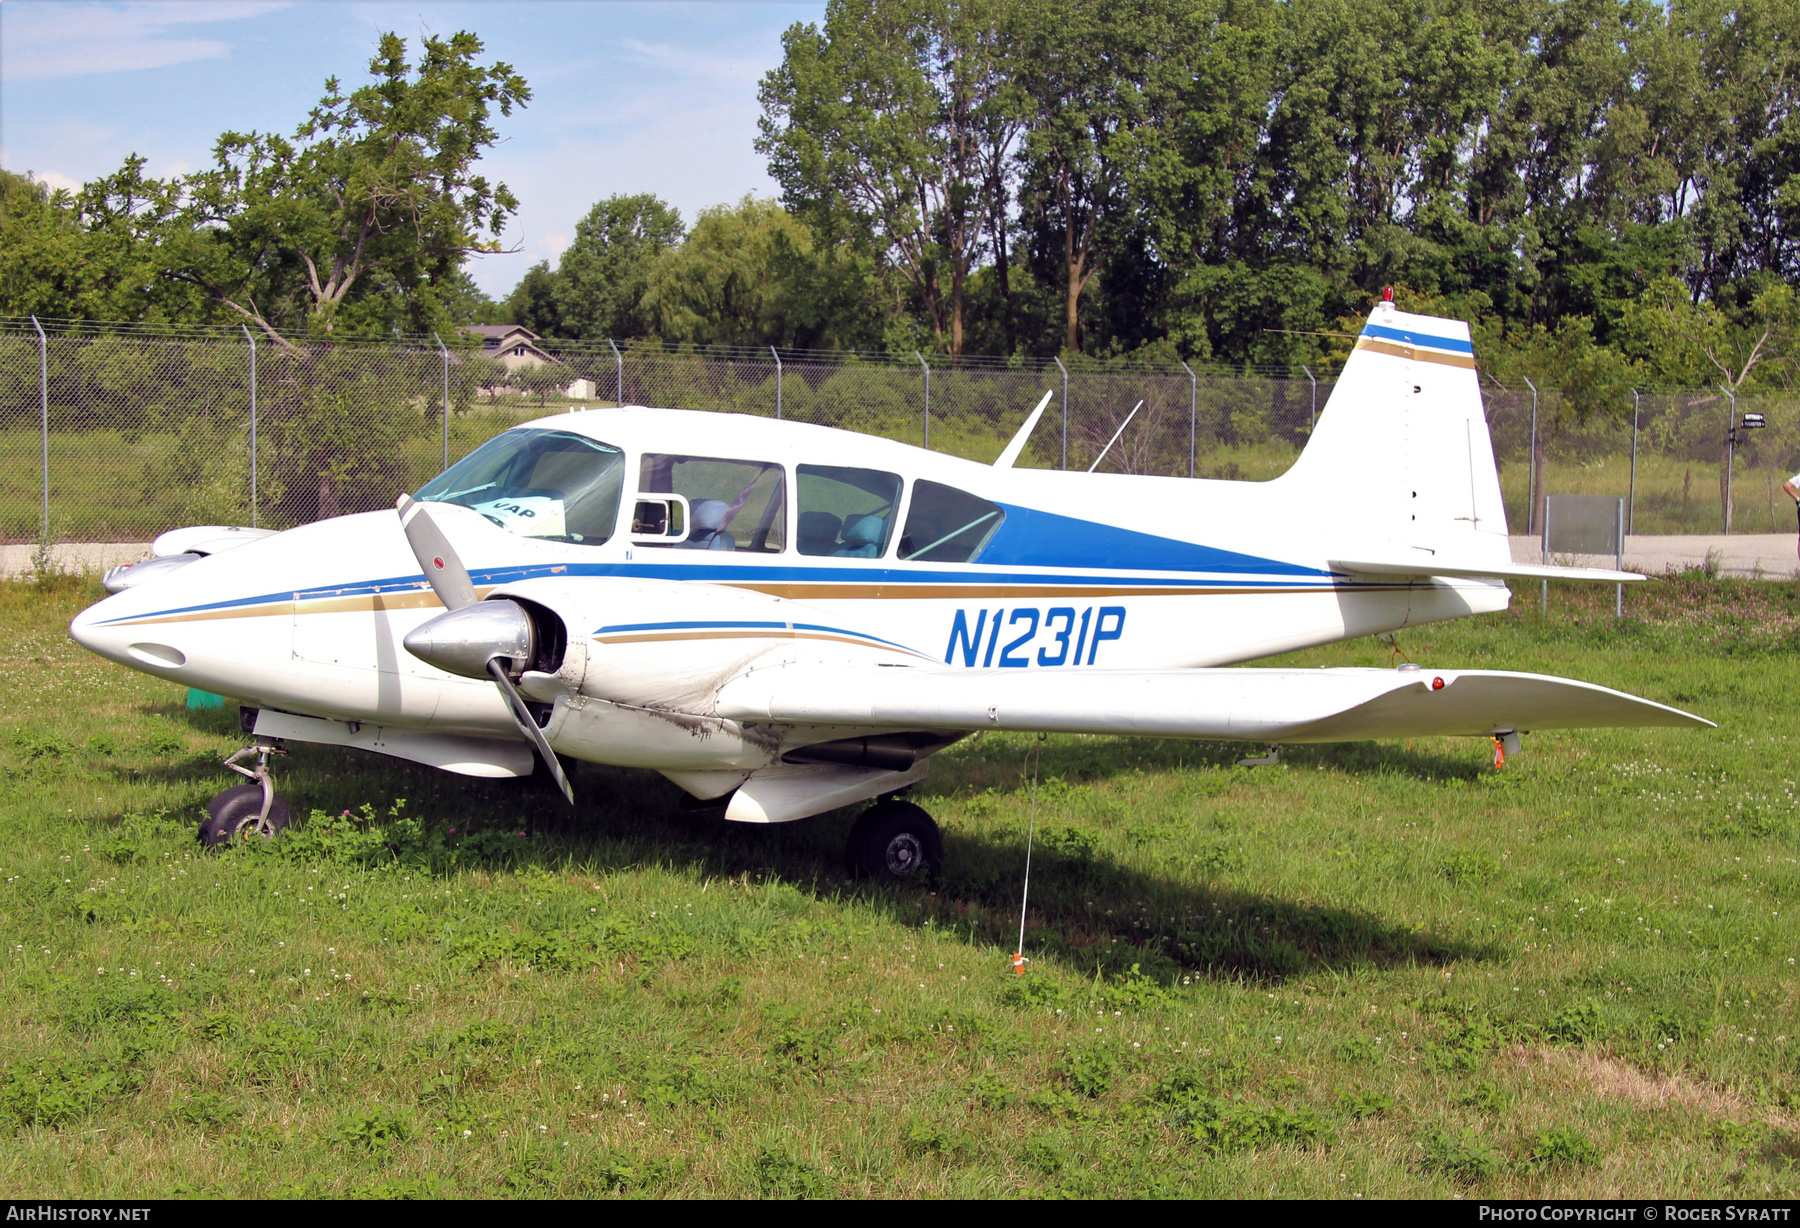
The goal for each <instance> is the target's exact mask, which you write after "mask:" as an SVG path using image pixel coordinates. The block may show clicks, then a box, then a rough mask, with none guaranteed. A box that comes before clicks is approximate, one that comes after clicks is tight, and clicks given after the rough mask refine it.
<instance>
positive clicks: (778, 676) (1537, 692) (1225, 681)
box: [718, 666, 1712, 742]
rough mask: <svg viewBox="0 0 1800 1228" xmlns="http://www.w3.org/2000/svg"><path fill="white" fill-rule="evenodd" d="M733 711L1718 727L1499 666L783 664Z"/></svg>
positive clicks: (891, 722)
mask: <svg viewBox="0 0 1800 1228" xmlns="http://www.w3.org/2000/svg"><path fill="white" fill-rule="evenodd" d="M718 713H719V715H720V716H724V717H727V718H730V719H733V720H739V721H745V722H774V723H778V724H804V725H831V726H854V727H864V728H876V729H882V728H886V729H921V730H923V729H943V730H974V729H1007V730H1018V731H1022V732H1032V733H1039V732H1043V733H1095V734H1118V735H1127V736H1149V737H1172V738H1216V739H1221V740H1226V741H1244V742H1353V741H1360V740H1364V739H1370V738H1412V737H1433V736H1440V735H1448V736H1456V735H1465V736H1482V735H1491V734H1500V733H1506V732H1508V731H1512V730H1535V729H1578V728H1590V727H1597V726H1666V727H1685V728H1710V727H1711V726H1712V722H1711V721H1708V720H1705V719H1704V718H1702V717H1698V716H1694V715H1691V714H1690V713H1687V712H1682V711H1680V710H1678V709H1675V708H1670V707H1666V706H1665V705H1663V704H1659V703H1654V702H1652V701H1650V700H1647V699H1639V698H1637V697H1636V696H1634V695H1627V694H1625V693H1623V692H1622V691H1614V690H1610V689H1608V688H1606V687H1602V686H1594V685H1593V684H1591V683H1587V682H1576V681H1573V680H1571V679H1568V678H1550V677H1545V676H1544V675H1541V674H1516V673H1506V672H1501V671H1494V670H1428V669H1408V668H1401V669H1397V670H1389V669H1313V670H1296V669H1244V668H1234V669H1189V670H1081V671H1079V672H1074V671H1060V670H1042V671H1039V670H1032V671H1029V672H1027V671H1023V670H1019V671H1014V670H954V671H952V670H944V669H922V668H912V669H888V668H875V669H870V670H868V671H866V672H861V673H857V674H855V675H851V674H849V673H847V672H846V671H844V670H842V669H824V668H817V667H809V666H783V667H776V668H772V669H763V670H757V671H756V672H755V673H752V674H749V675H746V676H744V677H742V678H739V679H737V680H736V681H734V682H732V683H730V684H728V685H727V686H726V687H725V688H724V690H723V691H722V692H721V694H720V696H719V709H718Z"/></svg>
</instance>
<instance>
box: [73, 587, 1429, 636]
mask: <svg viewBox="0 0 1800 1228" xmlns="http://www.w3.org/2000/svg"><path fill="white" fill-rule="evenodd" d="M695 583H700V584H718V585H720V586H721V587H724V588H741V589H748V590H749V591H751V592H757V593H764V594H766V595H768V596H771V597H786V598H790V599H793V600H798V601H809V600H810V601H877V600H886V601H906V600H913V601H929V600H938V601H943V600H963V601H968V602H970V603H972V604H976V605H980V604H982V603H985V602H987V601H989V600H994V601H1010V600H1015V599H1018V598H1027V597H1029V598H1066V599H1068V600H1071V601H1075V600H1080V599H1083V598H1089V599H1091V598H1099V597H1231V596H1249V595H1254V594H1259V593H1261V594H1295V593H1330V592H1336V591H1338V586H1337V585H1335V584H1329V583H1326V584H1319V583H1314V584H1283V585H1266V586H1253V585H1229V584H1221V585H1217V586H1205V587H1202V586H1198V585H1187V586H1182V587H1179V588H1177V587H1156V586H1153V585H1151V584H1143V585H1136V586H1132V587H1125V586H1118V585H1104V586H1103V585H1092V584H1083V585H1056V584H984V585H979V586H978V585H973V584H908V583H906V582H904V581H900V582H889V583H885V584H829V583H817V584H807V583H798V584H796V583H785V582H784V583H775V582H767V583H758V582H756V581H753V580H701V581H695ZM1414 587H1417V586H1416V585H1413V584H1359V585H1357V586H1356V588H1355V590H1354V591H1356V592H1359V593H1370V592H1390V591H1393V590H1395V589H1407V588H1414ZM492 591H493V589H491V588H488V589H476V590H475V594H476V597H477V598H484V597H486V596H487V595H488V593H490V592H492ZM442 608H443V603H442V602H440V601H439V600H438V598H437V594H436V593H433V592H431V591H429V590H426V591H423V592H410V593H377V594H374V595H364V596H359V597H308V598H303V599H301V600H298V601H271V602H269V603H267V604H265V605H254V606H236V607H233V608H232V609H229V610H194V611H190V612H186V613H180V614H158V615H155V616H153V617H150V618H128V619H123V620H121V621H119V622H116V623H109V624H107V625H108V626H113V627H148V626H155V625H157V624H160V623H196V622H209V621H212V620H214V619H221V618H274V617H286V616H288V615H296V616H298V615H305V614H367V613H370V612H372V611H381V612H386V611H390V610H430V609H442Z"/></svg>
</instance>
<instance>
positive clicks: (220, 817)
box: [200, 739, 294, 849]
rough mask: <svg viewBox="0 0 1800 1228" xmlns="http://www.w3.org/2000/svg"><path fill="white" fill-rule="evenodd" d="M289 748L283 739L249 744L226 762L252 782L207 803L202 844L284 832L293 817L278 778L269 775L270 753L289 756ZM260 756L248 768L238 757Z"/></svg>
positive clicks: (233, 787)
mask: <svg viewBox="0 0 1800 1228" xmlns="http://www.w3.org/2000/svg"><path fill="white" fill-rule="evenodd" d="M285 754H287V749H286V747H284V746H282V744H281V742H280V740H279V739H274V740H271V741H268V742H258V743H256V744H255V745H253V746H246V747H245V748H244V749H243V750H240V751H238V752H237V753H236V754H235V755H233V756H231V758H229V759H227V760H226V761H225V766H226V767H228V768H230V769H231V770H232V771H234V772H236V773H238V774H239V775H241V776H248V777H249V778H250V780H251V782H252V783H250V784H246V785H233V786H232V787H231V788H229V789H226V790H225V791H224V792H223V793H220V794H217V795H216V796H215V797H214V798H213V799H212V800H211V801H210V802H208V803H206V818H205V819H203V820H201V823H200V843H201V844H202V845H204V846H205V847H207V848H209V849H210V848H217V847H218V846H219V845H221V844H229V843H230V842H231V841H232V840H233V839H235V838H236V837H238V836H244V835H252V834H254V835H258V836H262V837H264V838H265V839H266V838H268V837H270V836H273V835H275V834H276V833H277V832H280V831H283V830H285V829H286V828H287V825H288V824H289V823H290V822H291V821H292V820H293V817H294V816H293V814H292V812H290V811H289V810H288V804H287V803H286V802H284V801H282V800H281V799H280V798H279V797H277V796H275V781H274V778H273V777H271V776H270V775H269V756H270V755H285ZM251 755H255V756H256V767H255V768H247V767H245V766H244V765H243V764H241V763H239V762H238V760H240V759H245V758H248V757H249V756H251Z"/></svg>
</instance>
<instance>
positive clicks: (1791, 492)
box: [1781, 473, 1800, 552]
mask: <svg viewBox="0 0 1800 1228" xmlns="http://www.w3.org/2000/svg"><path fill="white" fill-rule="evenodd" d="M1781 489H1783V490H1785V491H1787V493H1788V498H1790V499H1792V500H1793V501H1794V514H1795V515H1796V516H1797V517H1800V473H1796V474H1795V475H1794V476H1793V477H1791V478H1789V479H1788V480H1787V481H1785V482H1783V483H1782V484H1781ZM1795 549H1796V551H1797V552H1800V546H1796V547H1795Z"/></svg>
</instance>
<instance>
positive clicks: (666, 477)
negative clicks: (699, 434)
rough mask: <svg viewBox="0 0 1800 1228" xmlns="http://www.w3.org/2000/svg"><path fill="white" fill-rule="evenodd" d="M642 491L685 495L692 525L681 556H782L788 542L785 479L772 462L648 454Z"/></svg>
mask: <svg viewBox="0 0 1800 1228" xmlns="http://www.w3.org/2000/svg"><path fill="white" fill-rule="evenodd" d="M638 489H639V490H640V491H643V492H645V493H646V494H657V495H681V496H683V497H684V498H686V499H687V501H688V516H689V519H690V521H691V522H692V523H691V525H690V528H689V531H688V537H687V540H686V541H683V542H676V543H673V545H674V548H675V549H677V550H748V551H751V552H753V553H757V554H778V553H780V551H781V548H782V545H783V543H784V542H785V541H786V537H787V475H786V473H785V471H784V470H783V469H782V467H781V466H780V465H777V464H774V463H772V462H770V461H746V460H727V459H724V458H722V457H716V456H673V455H669V454H666V453H654V452H653V453H646V454H645V456H644V460H643V465H642V467H641V470H640V473H639V477H638Z"/></svg>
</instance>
